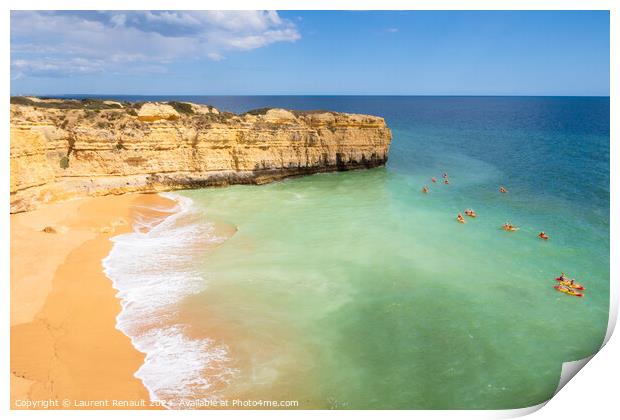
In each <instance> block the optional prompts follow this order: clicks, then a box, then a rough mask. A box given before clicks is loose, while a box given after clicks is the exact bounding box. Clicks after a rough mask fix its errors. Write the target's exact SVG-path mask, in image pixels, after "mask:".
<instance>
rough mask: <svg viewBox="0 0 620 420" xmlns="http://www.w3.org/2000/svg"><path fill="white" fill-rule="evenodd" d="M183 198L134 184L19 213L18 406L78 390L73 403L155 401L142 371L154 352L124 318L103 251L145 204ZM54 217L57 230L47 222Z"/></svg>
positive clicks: (14, 332) (14, 402)
mask: <svg viewBox="0 0 620 420" xmlns="http://www.w3.org/2000/svg"><path fill="white" fill-rule="evenodd" d="M175 204H176V203H175V202H174V201H172V200H169V199H167V198H164V197H161V196H159V195H155V194H128V195H122V196H106V197H97V198H85V199H80V200H74V201H67V202H62V203H56V204H52V205H48V206H46V207H44V208H42V209H39V210H36V211H32V212H28V213H18V214H12V215H11V407H12V408H22V407H23V404H24V401H35V400H49V399H52V400H59V401H61V402H62V401H63V400H65V399H68V400H70V401H71V406H73V401H74V400H78V401H79V400H109V401H112V400H122V401H137V400H144V401H146V406H147V407H146V408H150V407H149V406H148V404H149V395H148V391H147V390H146V388H145V387H144V385H143V384H142V382H141V381H140V380H139V379H137V378H135V377H134V372H136V371H137V370H138V368H139V367H140V365H142V363H143V360H144V354H142V353H140V352H138V351H137V350H136V349H134V347H133V346H132V344H131V341H130V339H129V338H128V337H127V336H125V335H124V334H123V333H122V332H120V331H119V330H117V329H116V328H115V324H116V316H117V315H118V313H119V312H120V310H121V305H120V301H119V300H118V299H117V298H116V297H115V295H116V290H114V289H113V288H112V282H111V281H110V279H108V278H107V277H106V276H105V274H104V273H103V267H102V264H101V260H102V259H103V258H104V257H105V256H106V255H107V254H108V253H109V252H110V249H111V247H112V242H111V241H110V240H109V239H110V237H111V236H115V235H118V234H120V233H124V232H128V231H130V229H131V221H132V220H133V218H134V217H135V215H136V214H137V213H140V214H142V215H147V216H154V217H157V216H162V217H163V216H164V215H165V213H160V212H156V211H148V210H146V209H145V207H157V208H168V209H170V208H172V207H174V205H175ZM145 213H151V214H145ZM47 226H49V227H51V228H53V230H54V231H55V232H52V233H47V232H44V231H43V229H44V228H46V227H47ZM20 405H21V406H20ZM59 408H67V407H59ZM69 408H71V407H69ZM73 408H84V407H73ZM90 408H102V407H90ZM103 408H105V407H103ZM108 408H123V407H114V406H110V407H108Z"/></svg>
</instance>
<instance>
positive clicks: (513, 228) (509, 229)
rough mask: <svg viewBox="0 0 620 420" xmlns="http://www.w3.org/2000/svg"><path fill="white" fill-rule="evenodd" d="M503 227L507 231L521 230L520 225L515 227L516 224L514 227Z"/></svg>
mask: <svg viewBox="0 0 620 420" xmlns="http://www.w3.org/2000/svg"><path fill="white" fill-rule="evenodd" d="M502 229H504V230H505V231H507V232H516V231H518V230H519V228H518V227H514V226H513V227H503V228H502Z"/></svg>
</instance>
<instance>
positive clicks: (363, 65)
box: [11, 11, 609, 95]
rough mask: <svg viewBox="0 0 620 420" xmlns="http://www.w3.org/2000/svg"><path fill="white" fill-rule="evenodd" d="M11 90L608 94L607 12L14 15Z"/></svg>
mask: <svg viewBox="0 0 620 420" xmlns="http://www.w3.org/2000/svg"><path fill="white" fill-rule="evenodd" d="M11 93H12V94H37V95H46V94H47V95H54V94H71V93H73V94H80V93H82V94H88V93H91V94H133V95H140V94H144V95H149V94H153V95H166V94H169V95H174V94H179V95H181V94H183V95H192V94H193V95H252V94H258V95H263V94H267V95H269V94H274V95H277V94H287V95H290V94H292V95H295V94H300V95H303V94H313V95H320V94H335V95H337V94H346V95H357V94H369V95H375V94H376V95H381V94H388V95H609V13H608V12H607V11H368V12H366V11H306V12H304V11H281V12H238V11H237V12H235V11H231V12H217V11H216V12H214V11H202V12H191V11H176V12H175V11H171V12H155V11H153V12H149V11H137V12H127V11H113V12H95V11H86V12H36V11H35V12H25V11H24V12H12V13H11Z"/></svg>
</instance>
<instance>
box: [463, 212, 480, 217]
mask: <svg viewBox="0 0 620 420" xmlns="http://www.w3.org/2000/svg"><path fill="white" fill-rule="evenodd" d="M465 215H466V216H469V217H476V216H477V214H476V213H465Z"/></svg>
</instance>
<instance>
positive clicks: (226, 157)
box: [10, 98, 391, 213]
mask: <svg viewBox="0 0 620 420" xmlns="http://www.w3.org/2000/svg"><path fill="white" fill-rule="evenodd" d="M11 102H12V104H11V149H10V150H11V152H10V156H11V212H12V213H14V212H20V211H27V210H31V209H34V208H36V207H37V206H39V205H40V204H42V203H46V202H51V201H56V200H62V199H67V198H71V197H75V196H84V195H105V194H122V193H125V192H140V191H142V192H153V191H166V190H173V189H182V188H196V187H205V186H222V185H228V184H248V183H251V184H262V183H266V182H270V181H274V180H278V179H282V178H284V177H288V176H294V175H302V174H311V173H316V172H325V171H335V170H348V169H358V168H371V167H376V166H380V165H383V164H384V163H385V162H386V160H387V154H388V148H389V145H390V140H391V132H390V130H389V129H388V128H387V127H386V125H385V122H384V120H383V118H380V117H375V116H369V115H358V114H343V113H337V112H328V111H304V112H299V111H287V110H283V109H263V110H256V111H250V112H248V113H246V114H242V115H236V114H231V113H226V112H220V111H218V110H217V109H215V108H213V107H211V106H206V105H197V104H189V103H182V102H170V103H145V104H140V103H120V102H115V101H92V100H91V101H88V100H84V101H77V100H42V99H38V98H12V100H11Z"/></svg>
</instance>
